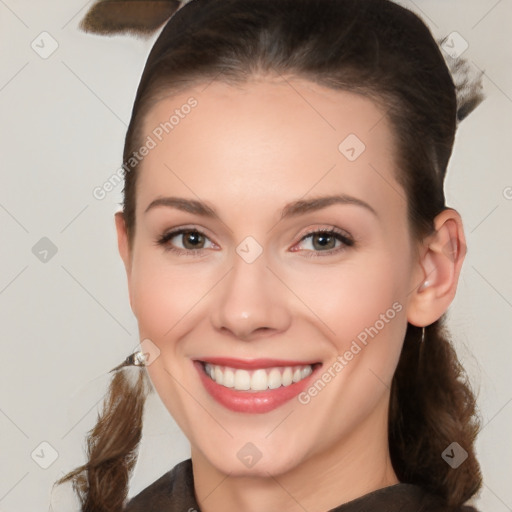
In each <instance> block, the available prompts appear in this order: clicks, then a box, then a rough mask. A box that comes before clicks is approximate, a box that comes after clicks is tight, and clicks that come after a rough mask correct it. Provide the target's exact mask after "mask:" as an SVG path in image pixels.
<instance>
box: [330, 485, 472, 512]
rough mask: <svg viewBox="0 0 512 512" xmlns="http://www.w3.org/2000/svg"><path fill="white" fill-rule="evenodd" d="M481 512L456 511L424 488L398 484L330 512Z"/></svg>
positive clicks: (459, 509)
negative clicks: (363, 511) (362, 511)
mask: <svg viewBox="0 0 512 512" xmlns="http://www.w3.org/2000/svg"><path fill="white" fill-rule="evenodd" d="M361 510H365V511H368V512H369V511H370V510H371V511H373V510H375V511H377V510H378V511H379V512H403V511H405V510H407V511H414V512H420V511H421V512H479V511H477V510H476V509H475V508H473V507H470V506H462V507H460V508H457V509H454V508H453V507H449V506H448V505H447V504H446V502H445V501H444V500H443V499H442V498H441V497H439V496H436V495H434V494H430V493H429V492H428V491H427V490H425V489H424V488H423V487H421V486H419V485H415V484H410V483H398V484H395V485H390V486H388V487H383V488H381V489H377V490H376V491H373V492H370V493H368V494H366V495H364V496H361V497H359V498H356V499H355V500H353V501H350V502H348V503H344V504H343V505H340V506H339V507H337V508H335V509H332V510H331V511H329V512H360V511H361Z"/></svg>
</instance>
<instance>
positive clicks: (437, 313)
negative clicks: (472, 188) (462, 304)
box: [407, 208, 466, 327]
mask: <svg viewBox="0 0 512 512" xmlns="http://www.w3.org/2000/svg"><path fill="white" fill-rule="evenodd" d="M434 227H435V232H434V233H433V234H432V235H429V236H428V237H427V238H426V239H425V240H424V243H423V245H422V248H421V251H420V258H419V261H418V268H417V272H416V273H415V280H414V282H413V283H412V285H413V286H414V288H413V291H412V293H411V297H410V300H409V303H408V309H407V320H408V321H409V322H410V323H411V324H413V325H416V326H417V327H423V326H427V325H430V324H432V323H433V322H435V321H436V320H438V319H439V318H440V317H441V316H442V315H443V313H445V311H446V310H447V309H448V306H449V305H450V304H451V302H452V300H453V298H454V297H455V292H456V290H457V284H458V281H459V274H460V270H461V268H462V263H463V261H464V256H465V255H466V239H465V236H464V229H463V226H462V219H461V218H460V215H459V214H458V212H457V211H455V210H454V209H452V208H447V209H445V210H443V211H442V212H441V213H440V214H438V215H437V217H436V218H435V220H434ZM425 282H426V286H425Z"/></svg>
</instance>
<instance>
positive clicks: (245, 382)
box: [215, 367, 251, 391]
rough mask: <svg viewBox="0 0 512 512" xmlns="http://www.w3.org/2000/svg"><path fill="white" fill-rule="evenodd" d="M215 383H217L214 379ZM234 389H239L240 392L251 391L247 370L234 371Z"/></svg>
mask: <svg viewBox="0 0 512 512" xmlns="http://www.w3.org/2000/svg"><path fill="white" fill-rule="evenodd" d="M217 368H219V367H217ZM215 382H217V380H216V379H215ZM217 384H222V382H217ZM235 389H239V390H241V391H247V390H248V389H251V375H250V374H249V372H248V371H247V370H236V371H235Z"/></svg>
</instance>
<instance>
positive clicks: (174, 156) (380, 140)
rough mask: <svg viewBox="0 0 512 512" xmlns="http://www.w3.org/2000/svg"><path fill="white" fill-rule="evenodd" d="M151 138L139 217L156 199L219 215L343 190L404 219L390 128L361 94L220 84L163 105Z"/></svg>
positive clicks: (260, 83) (147, 131) (274, 83)
mask: <svg viewBox="0 0 512 512" xmlns="http://www.w3.org/2000/svg"><path fill="white" fill-rule="evenodd" d="M192 105H193V106H192ZM144 139H145V140H146V141H148V140H149V139H151V140H152V141H153V143H154V144H152V146H154V147H153V148H152V149H151V150H150V151H149V152H148V154H147V155H146V156H145V157H144V159H143V161H142V162H141V165H140V166H139V171H140V176H139V179H138V185H137V209H138V211H140V210H142V209H144V208H145V207H146V206H147V204H149V202H151V201H152V200H153V199H154V198H155V196H158V195H182V196H185V197H189V198H192V197H194V196H199V197H201V198H202V199H204V200H206V201H208V200H209V199H210V198H211V200H212V202H215V203H216V206H218V208H217V207H216V209H217V210H218V209H222V207H228V206H229V205H230V204H233V205H234V204H236V205H244V206H246V207H247V208H250V207H256V206H258V205H259V206H261V207H265V208H266V207H267V206H268V207H269V208H272V205H275V208H274V209H277V208H278V207H279V206H280V205H281V203H286V202H288V201H292V200H296V199H298V198H300V197H303V196H306V197H307V195H320V194H324V193H326V192H328V193H335V192H338V193H346V194H352V195H355V196H359V197H360V198H361V199H364V200H366V201H368V202H372V203H373V205H374V207H375V209H379V208H380V209H383V210H386V209H387V210H388V211H389V212H390V213H392V210H393V208H394V207H396V212H395V213H403V209H404V193H403V191H402V190H399V189H401V187H400V185H399V184H398V183H397V182H396V179H395V172H396V169H395V157H394V154H395V149H394V137H393V133H392V130H391V127H390V125H389V123H388V120H387V118H386V116H385V112H384V111H383V110H382V109H381V108H380V107H379V106H378V105H377V104H376V103H375V102H374V101H372V100H370V99H369V98H367V97H364V96H361V95H359V94H355V93H352V92H347V91H338V90H333V89H330V88H326V87H324V86H321V85H318V84H315V83H312V82H310V81H307V80H304V79H297V78H289V79H286V78H280V79H272V80H269V79H262V80H253V81H251V82H248V83H246V84H244V85H243V86H237V87H234V86H232V85H228V84H226V83H223V82H215V81H214V82H212V83H210V84H203V85H201V86H196V87H193V88H190V89H189V90H187V91H186V92H183V93H179V94H176V95H172V96H169V97H167V98H165V99H162V100H160V101H159V102H158V103H157V104H156V105H155V106H154V107H153V108H152V109H151V110H150V111H149V112H148V114H147V115H146V118H145V122H144Z"/></svg>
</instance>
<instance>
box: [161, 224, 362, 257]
mask: <svg viewBox="0 0 512 512" xmlns="http://www.w3.org/2000/svg"><path fill="white" fill-rule="evenodd" d="M186 233H198V234H200V235H201V236H203V237H205V238H208V237H207V236H206V235H205V234H204V233H203V232H202V231H201V230H199V229H197V228H194V227H187V228H179V229H175V230H173V231H169V232H167V233H164V234H163V235H162V236H161V237H159V238H158V239H157V240H156V245H159V246H162V247H163V248H164V250H165V251H169V252H173V253H175V254H177V255H178V256H196V257H199V255H200V253H201V251H203V250H205V249H204V248H200V249H180V248H178V247H173V246H171V245H170V244H169V240H171V239H172V238H174V237H175V236H178V235H182V234H186ZM318 234H323V235H328V236H334V238H336V240H339V241H340V242H342V243H343V244H344V247H338V248H337V249H330V250H328V251H310V250H307V251H305V252H306V253H310V254H308V255H307V256H305V257H306V258H316V257H323V256H331V255H333V254H336V253H339V252H341V251H344V250H346V248H348V247H353V246H354V245H355V242H354V240H353V239H352V238H351V237H350V236H348V235H347V234H346V233H345V232H343V231H341V230H339V229H336V228H329V229H324V228H320V229H313V230H310V231H308V232H306V233H305V234H304V235H303V236H302V237H301V239H300V240H299V242H298V243H301V242H303V241H304V240H306V239H307V238H309V237H311V236H312V235H318Z"/></svg>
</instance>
